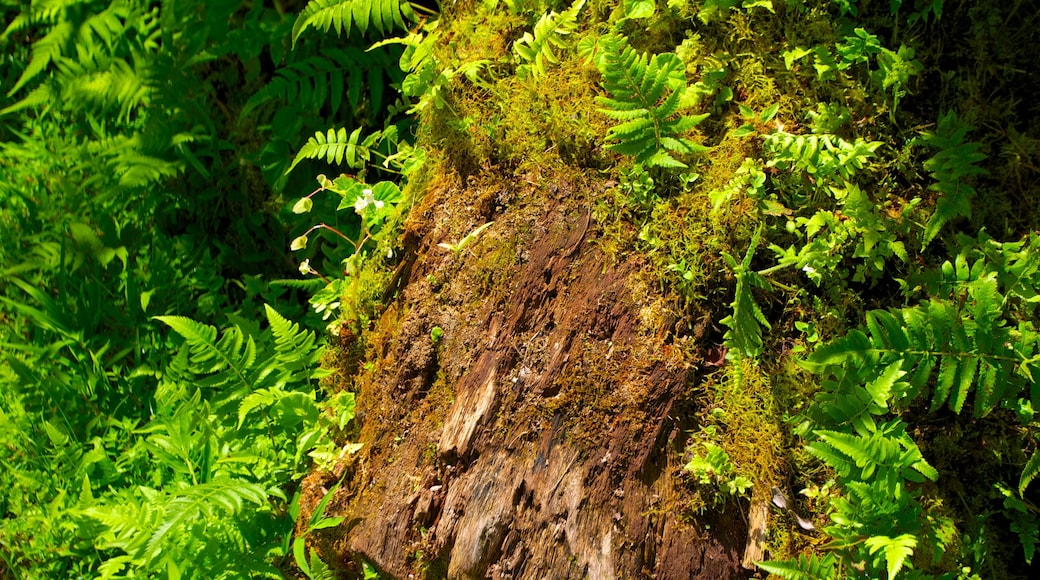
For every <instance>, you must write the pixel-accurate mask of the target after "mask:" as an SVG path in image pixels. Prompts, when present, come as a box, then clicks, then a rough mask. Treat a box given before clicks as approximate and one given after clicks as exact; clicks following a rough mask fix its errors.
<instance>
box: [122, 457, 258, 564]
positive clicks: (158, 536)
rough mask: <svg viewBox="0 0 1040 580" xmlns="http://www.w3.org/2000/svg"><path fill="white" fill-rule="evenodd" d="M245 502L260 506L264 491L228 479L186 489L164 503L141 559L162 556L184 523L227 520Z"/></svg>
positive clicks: (235, 513) (220, 479) (248, 483)
mask: <svg viewBox="0 0 1040 580" xmlns="http://www.w3.org/2000/svg"><path fill="white" fill-rule="evenodd" d="M246 502H249V503H253V504H256V505H263V504H264V503H266V502H267V492H266V490H265V489H264V488H263V487H262V486H260V485H258V484H255V483H251V482H248V481H243V480H239V479H233V478H230V477H227V478H219V479H214V480H213V481H211V482H208V483H200V484H198V485H193V486H191V487H188V488H186V489H185V490H183V491H181V492H180V493H179V494H178V495H175V496H174V497H173V498H172V499H171V500H169V501H168V502H167V503H166V505H165V506H164V509H163V512H162V518H161V519H160V521H159V525H158V526H157V527H156V529H155V531H154V532H153V533H152V534H151V536H150V537H149V538H148V543H147V544H146V546H145V547H144V551H143V553H142V554H140V556H142V557H144V558H145V559H147V560H149V561H153V560H155V559H156V558H158V557H159V556H160V555H161V554H162V553H163V551H164V545H165V544H166V543H167V541H168V540H167V538H175V537H176V536H177V533H176V532H177V531H178V530H180V529H181V528H182V527H183V526H185V525H186V524H187V523H189V522H191V523H194V521H195V520H196V519H207V520H213V521H221V520H229V519H231V518H233V517H234V516H236V515H237V514H239V513H240V512H241V511H242V510H243V509H244V507H245V504H246ZM169 541H173V540H169Z"/></svg>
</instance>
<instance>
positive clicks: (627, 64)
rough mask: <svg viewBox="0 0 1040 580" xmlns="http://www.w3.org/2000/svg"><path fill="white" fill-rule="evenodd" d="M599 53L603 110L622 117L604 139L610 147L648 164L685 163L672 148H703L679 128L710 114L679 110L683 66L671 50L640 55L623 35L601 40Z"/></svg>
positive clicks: (683, 88)
mask: <svg viewBox="0 0 1040 580" xmlns="http://www.w3.org/2000/svg"><path fill="white" fill-rule="evenodd" d="M602 46H603V57H602V59H601V60H600V61H599V62H598V63H597V66H598V67H599V71H600V73H601V74H602V75H603V86H604V88H606V89H607V91H608V92H610V95H611V96H610V97H609V98H608V97H598V98H597V102H598V103H599V104H601V105H603V106H604V107H606V108H604V109H600V112H602V113H603V114H605V115H607V116H609V117H611V118H614V119H618V120H621V121H624V123H621V124H620V125H616V126H614V127H611V129H610V131H608V132H607V139H608V140H610V141H614V143H612V144H610V145H608V146H607V148H608V149H610V150H611V151H617V152H618V153H623V154H625V155H632V156H634V157H635V160H636V162H637V163H643V164H645V165H647V166H649V167H653V166H660V167H672V168H676V167H686V165H685V164H684V163H682V162H680V161H678V160H676V159H675V158H674V157H672V155H671V153H683V154H694V153H700V152H703V151H706V150H707V147H705V146H703V145H700V144H698V143H695V142H693V141H691V140H689V139H687V138H685V137H683V136H682V135H683V133H685V132H687V131H689V130H690V129H692V128H694V127H695V126H697V124H698V123H700V122H701V121H703V120H704V119H706V118H707V117H708V115H707V114H706V113H705V114H702V115H695V116H684V115H678V113H679V104H680V102H681V101H682V96H683V94H684V93H685V92H686V73H685V70H686V65H684V64H683V62H682V61H681V60H680V59H679V57H677V56H676V55H674V54H672V53H665V54H657V55H654V56H653V57H649V56H647V55H646V54H645V53H644V54H639V53H637V52H636V51H635V49H633V48H632V47H631V46H629V45H628V42H627V41H626V40H625V38H624V37H622V36H616V35H614V36H608V37H606V38H604V39H602Z"/></svg>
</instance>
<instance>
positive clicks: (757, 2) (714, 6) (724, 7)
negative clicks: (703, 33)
mask: <svg viewBox="0 0 1040 580" xmlns="http://www.w3.org/2000/svg"><path fill="white" fill-rule="evenodd" d="M738 7H740V8H743V9H744V10H751V9H752V8H764V9H766V10H768V11H770V12H773V1H772V0H704V2H703V6H702V7H701V9H700V11H699V12H698V13H697V17H698V18H700V20H701V22H703V23H705V24H708V23H710V22H712V21H714V20H721V19H724V18H725V17H726V16H727V15H728V12H729V11H730V10H736V9H737V8H738Z"/></svg>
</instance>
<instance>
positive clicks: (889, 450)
mask: <svg viewBox="0 0 1040 580" xmlns="http://www.w3.org/2000/svg"><path fill="white" fill-rule="evenodd" d="M905 428H906V424H905V423H903V422H902V421H900V420H898V419H895V420H892V421H888V422H885V423H881V424H878V425H877V426H876V427H875V428H874V429H872V430H870V432H869V433H867V434H863V435H861V434H853V433H846V432H842V431H832V430H827V429H819V430H816V431H814V435H815V436H816V437H817V438H818V439H819V440H818V441H816V442H813V443H811V444H809V445H808V446H806V450H807V451H809V453H811V454H813V455H814V456H816V457H818V458H819V459H821V460H822V461H823V462H824V463H826V464H827V465H830V466H831V467H833V468H834V470H835V471H836V472H837V473H838V474H839V475H840V476H842V477H843V478H847V479H851V480H854V481H872V482H877V484H878V485H880V486H882V489H885V490H887V492H888V493H889V494H891V495H894V496H898V495H899V493H900V492H901V490H902V485H903V482H904V481H913V482H918V483H919V482H922V481H924V480H925V479H929V480H932V481H934V480H935V479H936V478H937V477H938V476H939V474H938V472H937V471H936V470H935V468H934V467H932V466H931V465H929V464H928V462H927V461H925V459H924V457H923V456H922V455H921V450H920V449H919V448H918V447H917V444H916V443H914V442H913V440H912V439H910V436H909V435H907V434H906V431H905Z"/></svg>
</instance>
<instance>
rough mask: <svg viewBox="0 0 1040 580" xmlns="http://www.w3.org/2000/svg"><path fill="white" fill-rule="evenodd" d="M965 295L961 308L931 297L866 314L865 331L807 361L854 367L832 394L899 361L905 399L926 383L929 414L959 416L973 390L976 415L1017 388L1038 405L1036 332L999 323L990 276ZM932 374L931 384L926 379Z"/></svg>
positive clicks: (1010, 398) (814, 364) (1010, 396)
mask: <svg viewBox="0 0 1040 580" xmlns="http://www.w3.org/2000/svg"><path fill="white" fill-rule="evenodd" d="M968 296H969V297H970V298H971V299H972V303H971V304H970V305H966V306H965V307H963V308H959V307H958V306H957V305H955V304H954V303H951V302H950V301H947V300H941V299H937V298H933V299H932V300H930V301H929V302H928V303H927V304H923V305H921V306H917V307H913V308H903V309H900V310H895V311H883V310H879V311H872V312H869V313H868V314H867V331H866V332H863V331H861V330H853V331H851V332H849V334H848V335H846V336H845V337H844V338H841V339H839V340H837V341H835V342H833V343H831V344H829V345H827V346H825V347H822V348H820V349H818V350H817V351H816V352H815V353H814V354H813V355H812V356H811V357H810V358H809V360H808V364H809V366H811V367H816V368H819V367H820V366H827V367H834V366H838V365H846V366H851V367H854V368H855V369H857V370H856V371H853V372H847V373H846V374H843V375H842V379H841V380H840V381H839V383H837V384H839V385H840V386H839V387H838V391H837V392H839V393H844V392H845V389H846V388H847V387H848V385H849V384H850V382H851V381H850V380H849V377H855V378H856V379H862V378H864V377H865V376H869V375H870V373H872V372H875V371H872V370H871V369H878V368H886V367H887V365H889V364H892V363H894V362H899V364H900V365H901V366H902V368H903V369H905V371H906V372H907V375H908V378H909V381H908V382H909V384H910V387H909V388H908V389H907V396H908V397H910V398H913V397H914V396H916V395H918V394H920V393H923V392H924V391H925V390H926V389H927V388H928V387H929V385H932V388H931V391H932V397H931V405H932V409H933V410H934V409H937V408H938V407H940V406H942V405H947V406H948V407H949V408H950V409H951V410H952V411H954V412H955V413H959V412H960V411H961V409H962V408H963V406H964V404H965V402H966V401H967V398H968V395H969V393H970V392H971V391H972V390H974V391H975V405H974V414H975V416H977V417H982V416H985V415H986V414H988V413H989V412H990V411H992V410H993V409H994V408H995V407H997V406H999V405H1001V404H1004V403H1005V402H1007V401H1013V400H1016V399H1017V397H1018V396H1020V394H1022V393H1021V391H1022V390H1023V389H1027V392H1026V393H1025V396H1027V397H1028V398H1030V399H1031V400H1032V402H1033V405H1034V406H1036V405H1040V373H1037V372H1036V371H1037V370H1040V369H1038V364H1040V358H1038V356H1040V355H1037V354H1036V353H1037V346H1038V344H1037V342H1038V340H1037V336H1036V333H1035V332H1033V331H1032V330H1031V328H1030V327H1029V326H1028V324H1023V325H1022V326H1020V328H1019V329H1018V331H1017V332H1012V329H1011V328H1009V327H1007V326H1005V322H1004V320H1003V319H1002V318H1001V317H1000V314H999V313H1000V304H1001V300H1002V297H1001V296H1000V294H999V293H998V292H997V288H996V281H995V279H994V277H992V276H990V277H987V278H984V279H981V280H978V281H976V282H974V283H973V284H972V285H971V286H970V287H969V289H968ZM936 369H938V372H937V375H936V380H935V382H934V384H933V383H931V382H930V379H931V377H932V376H933V374H934V373H935V371H936ZM839 396H841V395H839Z"/></svg>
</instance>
